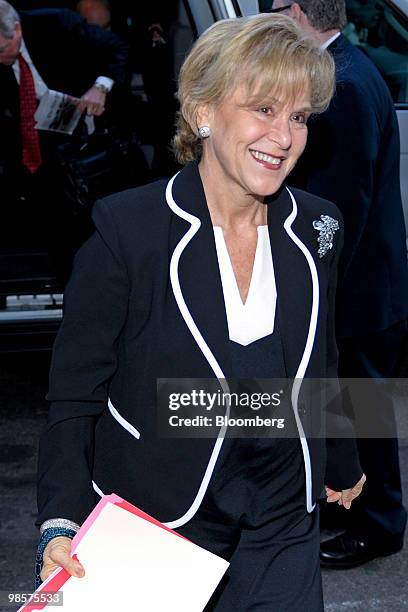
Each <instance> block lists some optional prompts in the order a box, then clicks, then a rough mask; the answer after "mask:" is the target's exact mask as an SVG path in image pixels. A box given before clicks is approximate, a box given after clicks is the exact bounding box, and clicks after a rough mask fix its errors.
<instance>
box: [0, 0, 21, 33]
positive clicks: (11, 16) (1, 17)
mask: <svg viewBox="0 0 408 612" xmlns="http://www.w3.org/2000/svg"><path fill="white" fill-rule="evenodd" d="M19 22H20V15H19V14H18V13H17V11H16V9H15V8H13V7H12V6H11V4H9V3H8V2H6V0H0V34H3V36H5V37H6V38H13V36H14V32H15V31H16V23H19Z"/></svg>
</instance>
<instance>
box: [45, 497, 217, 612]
mask: <svg viewBox="0 0 408 612" xmlns="http://www.w3.org/2000/svg"><path fill="white" fill-rule="evenodd" d="M75 552H76V554H77V556H78V559H79V561H80V562H81V563H82V564H83V566H84V568H85V572H86V575H85V576H84V578H70V579H69V580H68V581H67V582H66V583H65V584H64V585H63V586H62V587H61V589H60V592H62V593H63V607H62V608H61V609H62V610H63V612H95V611H98V612H99V611H103V612H105V611H106V612H108V611H109V612H113V611H114V612H121V611H125V610H126V611H128V610H129V611H133V610H135V611H138V612H201V611H202V610H203V608H204V607H205V605H206V604H207V602H208V600H209V599H210V597H211V595H212V593H213V591H214V590H215V588H216V586H217V584H218V583H219V581H220V580H221V578H222V576H223V575H224V573H225V571H226V569H227V568H228V565H229V563H228V562H227V561H225V560H224V559H221V558H220V557H218V556H216V555H214V554H212V553H210V552H208V551H207V550H205V549H203V548H201V547H199V546H197V545H195V544H193V543H192V542H189V541H187V540H185V539H184V538H181V537H179V536H177V535H175V534H174V533H171V532H170V531H167V530H165V529H163V528H162V527H159V526H157V525H155V524H153V523H151V522H150V521H148V520H145V519H143V518H141V517H139V516H137V515H135V514H132V513H130V512H127V511H126V510H124V509H122V508H120V507H119V506H116V505H114V504H112V503H107V504H106V506H105V507H104V508H103V509H102V510H101V513H100V514H99V516H98V517H97V519H96V520H95V522H94V523H93V524H92V525H91V527H90V528H89V530H88V531H87V532H86V534H85V535H84V537H83V539H82V540H81V541H80V542H79V544H78V546H77V548H76V551H75ZM58 609H59V608H56V607H54V606H46V607H45V608H43V610H49V611H50V612H52V611H54V612H56V611H57V610H58Z"/></svg>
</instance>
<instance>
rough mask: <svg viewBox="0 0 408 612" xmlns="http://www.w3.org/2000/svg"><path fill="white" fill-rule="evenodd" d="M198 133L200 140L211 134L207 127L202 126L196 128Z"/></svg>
mask: <svg viewBox="0 0 408 612" xmlns="http://www.w3.org/2000/svg"><path fill="white" fill-rule="evenodd" d="M198 133H199V135H200V138H208V137H209V136H210V134H211V128H209V127H208V125H203V126H202V127H200V128H198Z"/></svg>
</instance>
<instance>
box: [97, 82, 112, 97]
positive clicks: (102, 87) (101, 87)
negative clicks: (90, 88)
mask: <svg viewBox="0 0 408 612" xmlns="http://www.w3.org/2000/svg"><path fill="white" fill-rule="evenodd" d="M94 87H95V89H98V90H99V91H101V92H102V93H103V94H105V96H106V95H107V94H108V93H109V92H110V89H109V87H106V85H102V83H94Z"/></svg>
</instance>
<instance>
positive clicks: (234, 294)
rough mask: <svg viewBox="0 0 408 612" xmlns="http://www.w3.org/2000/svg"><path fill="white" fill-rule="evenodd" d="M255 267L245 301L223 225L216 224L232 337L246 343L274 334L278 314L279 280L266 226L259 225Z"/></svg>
mask: <svg viewBox="0 0 408 612" xmlns="http://www.w3.org/2000/svg"><path fill="white" fill-rule="evenodd" d="M257 229H258V242H257V245H256V252H255V260H254V266H253V269H252V276H251V282H250V285H249V291H248V296H247V299H246V301H245V304H244V303H243V302H242V299H241V295H240V293H239V289H238V284H237V280H236V278H235V274H234V270H233V267H232V263H231V259H230V256H229V253H228V249H227V245H226V242H225V238H224V232H223V230H222V228H221V227H218V226H214V236H215V245H216V249H217V257H218V265H219V268H220V274H221V282H222V290H223V294H224V303H225V310H226V314H227V321H228V331H229V338H230V340H232V341H234V342H237V343H238V344H241V345H242V346H247V345H248V344H251V342H255V341H256V340H260V339H261V338H264V337H265V336H268V335H269V334H272V332H273V329H274V324H275V313H276V298H277V292H276V282H275V272H274V269H273V261H272V251H271V244H270V240H269V232H268V226H267V225H260V226H258V228H257Z"/></svg>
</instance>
